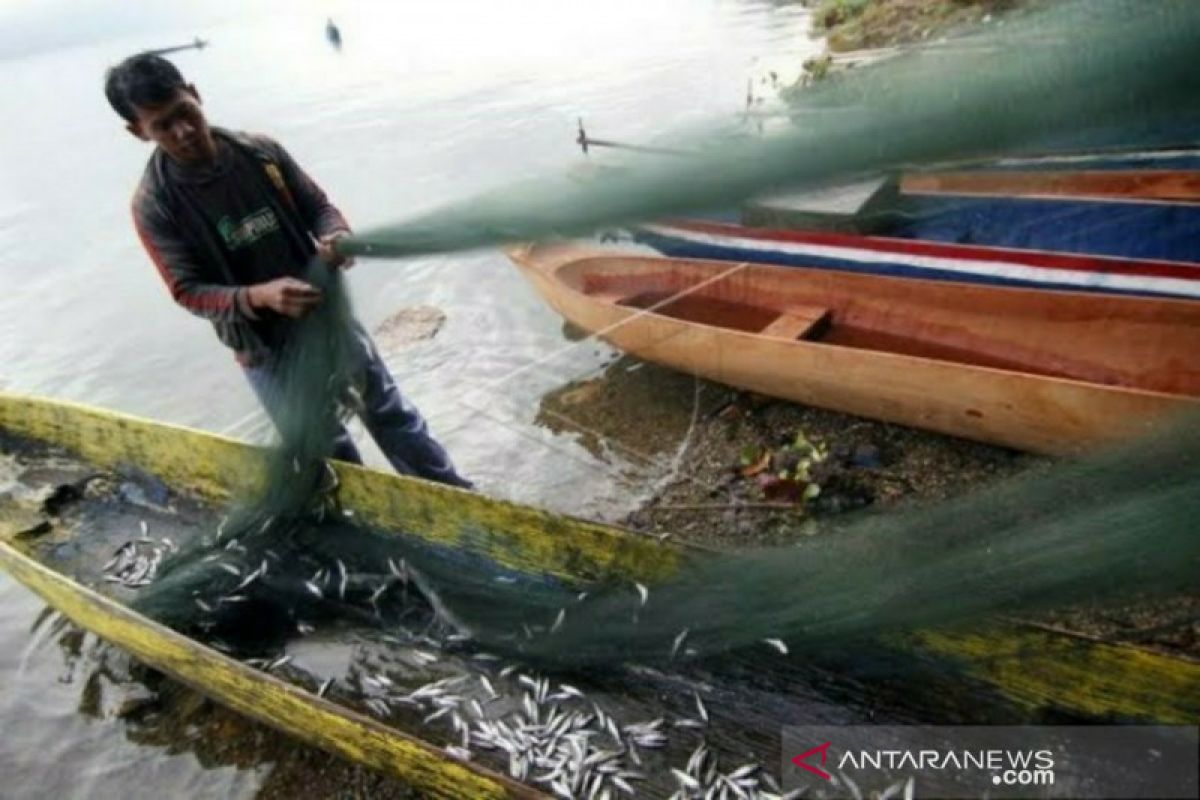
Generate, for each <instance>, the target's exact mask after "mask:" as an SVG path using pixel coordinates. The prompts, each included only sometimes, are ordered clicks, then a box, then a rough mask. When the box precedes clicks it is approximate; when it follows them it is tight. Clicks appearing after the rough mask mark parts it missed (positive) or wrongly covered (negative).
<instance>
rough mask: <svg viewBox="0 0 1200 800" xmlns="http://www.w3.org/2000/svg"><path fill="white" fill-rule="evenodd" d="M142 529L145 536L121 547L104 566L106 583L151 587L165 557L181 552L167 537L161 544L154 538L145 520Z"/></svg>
mask: <svg viewBox="0 0 1200 800" xmlns="http://www.w3.org/2000/svg"><path fill="white" fill-rule="evenodd" d="M141 526H142V535H141V536H140V537H138V538H137V539H131V540H129V541H128V542H125V544H123V545H121V546H120V547H118V548H117V551H116V552H115V553H113V556H112V558H110V559H109V560H108V562H107V563H106V564H105V565H104V567H103V568H102V571H103V572H104V580H106V581H109V582H110V583H119V584H121V585H122V586H127V587H130V588H134V589H136V588H138V587H141V586H148V585H149V584H150V583H151V582H152V581H153V580H154V576H155V575H157V574H158V565H159V564H160V563H162V559H163V556H164V555H166V554H167V553H170V552H174V551H175V550H177V549H178V548H177V547H176V546H175V543H174V542H172V541H171V540H170V539H168V538H167V537H165V536H164V537H162V538H161V539H159V540H158V541H155V540H154V539H151V538H150V533H149V528H148V526H147V525H146V522H145V520H143V521H142V523H141Z"/></svg>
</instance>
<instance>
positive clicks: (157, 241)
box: [133, 196, 255, 322]
mask: <svg viewBox="0 0 1200 800" xmlns="http://www.w3.org/2000/svg"><path fill="white" fill-rule="evenodd" d="M133 226H134V228H135V229H136V230H137V235H138V238H139V239H141V241H142V246H143V247H144V248H146V253H147V254H148V255H149V256H150V260H151V261H153V262H154V266H155V267H157V268H158V274H159V275H160V276H161V277H162V279H163V282H165V283H166V284H167V289H168V290H169V291H170V292H171V298H172V299H173V300H174V301H175V302H176V303H178V304H179V305H181V306H183V307H184V308H186V309H187V310H188V311H190V312H192V313H193V314H195V315H197V316H199V317H203V318H204V319H207V320H212V321H213V322H233V321H234V320H237V319H254V318H255V317H254V311H253V309H252V308H251V307H250V297H249V293H248V292H247V291H246V287H244V286H228V285H225V284H219V283H212V282H211V281H210V280H209V279H208V277H207V276H206V275H205V271H204V270H203V268H202V267H201V266H200V259H199V258H198V257H197V255H196V253H195V252H193V248H192V247H191V246H190V245H189V244H188V243H187V241H185V240H184V238H183V237H182V236H180V235H179V232H178V231H177V230H175V228H174V226H173V225H171V223H170V222H169V221H168V220H167V219H166V217H165V215H164V214H163V213H162V212H161V210H159V209H158V208H156V207H155V206H154V205H153V204H151V203H147V202H145V201H144V200H143V198H141V197H140V196H139V197H137V198H135V199H134V203H133Z"/></svg>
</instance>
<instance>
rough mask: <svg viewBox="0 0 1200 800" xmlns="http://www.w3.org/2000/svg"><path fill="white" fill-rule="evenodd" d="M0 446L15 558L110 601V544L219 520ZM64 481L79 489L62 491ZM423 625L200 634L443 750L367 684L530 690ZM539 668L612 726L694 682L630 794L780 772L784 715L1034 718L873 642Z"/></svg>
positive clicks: (83, 467) (11, 444) (49, 457)
mask: <svg viewBox="0 0 1200 800" xmlns="http://www.w3.org/2000/svg"><path fill="white" fill-rule="evenodd" d="M0 454H2V455H0V458H3V460H4V462H3V463H4V465H5V468H4V471H3V472H2V473H0V475H3V476H4V479H3V480H0V531H3V530H4V527H3V526H4V525H5V524H6V525H7V528H8V530H10V531H16V532H15V533H14V534H13V538H12V539H11V540H10V541H11V542H13V543H14V544H15V545H16V546H17V548H18V549H19V550H20V551H21V552H22V553H24V554H25V555H27V556H29V557H31V558H33V559H34V560H36V561H37V562H39V563H41V564H43V565H45V566H47V567H50V568H51V569H52V570H54V571H55V572H58V573H60V574H62V575H64V576H67V577H69V578H71V579H72V580H73V581H75V582H77V583H80V584H83V585H86V586H89V587H90V588H92V589H94V590H96V591H99V592H101V593H102V594H104V595H105V596H107V597H110V598H112V599H114V600H117V601H118V602H121V603H127V602H128V601H129V600H131V599H132V598H133V596H134V594H135V592H136V591H137V589H131V588H126V587H123V586H121V585H119V584H116V583H113V582H109V581H106V580H105V576H104V572H103V569H102V568H103V566H104V564H105V562H106V561H108V559H109V558H110V557H111V556H112V554H113V553H114V552H115V551H116V550H117V549H118V548H120V547H121V546H122V545H124V544H125V543H126V542H129V541H131V540H136V539H138V538H140V537H141V536H142V531H143V525H144V526H145V527H144V530H145V531H146V534H147V535H148V538H149V540H150V541H151V542H153V543H154V544H156V545H157V544H159V543H161V542H162V541H163V540H164V539H169V540H171V542H172V543H173V544H175V545H186V544H187V543H188V542H189V541H191V540H192V538H193V537H196V536H202V535H206V534H207V533H208V532H211V531H213V530H214V529H215V527H216V525H217V524H218V521H219V519H220V518H221V516H222V511H223V507H222V506H221V505H220V504H217V503H212V502H208V501H204V500H202V499H198V498H196V497H195V496H192V495H190V494H189V493H187V492H182V491H177V490H176V489H175V488H172V487H170V486H168V485H167V484H166V483H164V482H163V481H162V480H161V479H160V478H158V477H156V476H154V475H151V474H148V473H145V472H142V471H139V470H129V469H111V468H107V467H103V466H99V465H96V464H94V463H89V462H87V461H85V460H82V459H79V458H78V457H76V456H74V455H73V454H71V453H69V452H67V451H64V450H61V449H59V448H55V447H48V446H45V445H44V444H42V443H38V442H32V441H28V440H23V439H17V438H14V437H11V436H3V435H0ZM68 486H69V487H77V488H80V491H79V492H78V493H76V492H72V491H65V490H64V489H63V487H68ZM53 497H57V498H60V499H59V500H56V501H52V502H51V503H50V506H47V505H46V500H47V498H53ZM50 507H52V508H53V511H52V512H51V511H49V510H48V509H49V508H50ZM22 513H24V514H25V515H26V516H25V519H26V520H28V522H27V524H24V525H20V524H18V523H17V522H16V520H18V519H20V515H21V514H22ZM430 622H431V620H430V619H429V617H428V615H424V614H417V615H415V616H412V617H407V618H405V619H402V620H388V621H387V622H386V623H385V624H371V623H368V622H366V621H365V615H363V614H356V613H350V614H345V615H340V616H337V615H335V616H332V617H330V618H328V619H323V620H320V621H317V623H318V624H317V630H316V631H315V632H313V633H311V634H308V635H300V634H298V633H296V632H291V631H289V632H288V633H289V634H290V635H289V636H287V637H286V639H285V640H280V639H279V638H277V637H271V638H270V639H268V640H266V641H264V642H262V643H260V644H262V645H263V646H264V647H266V648H267V649H264V647H257V648H254V649H251V650H236V651H235V650H233V649H232V648H231V646H230V645H229V643H227V642H224V641H218V640H215V639H209V640H207V641H206V644H208V645H209V646H212V647H214V648H216V649H219V650H222V651H226V652H232V653H233V654H234V655H235V656H236V657H238V658H244V659H251V658H255V659H262V660H274V659H275V658H277V657H279V656H281V655H289V656H291V661H290V662H289V663H288V664H286V665H285V666H283V667H280V668H277V669H275V670H273V674H274V675H275V676H276V677H279V678H282V679H284V680H286V681H288V682H290V683H293V684H296V685H298V686H300V687H303V688H306V689H308V690H310V691H311V690H312V689H314V688H315V687H317V686H319V685H320V684H321V683H322V682H323V681H324V680H326V679H328V678H334V679H335V681H336V682H335V683H334V684H333V688H332V689H331V690H330V691H329V693H328V695H327V697H328V698H330V699H332V700H333V701H334V702H335V703H337V704H339V705H341V706H343V707H344V708H346V709H349V710H352V711H355V712H358V713H362V714H370V715H373V716H375V717H376V718H377V719H380V720H381V721H383V722H384V723H385V724H386V725H387V726H388V727H389V728H390V729H393V730H396V731H399V732H401V733H403V734H408V735H411V736H414V737H417V738H419V739H420V740H422V741H426V742H429V743H431V744H433V745H436V746H446V745H455V744H459V743H460V740H459V736H458V735H457V734H456V733H455V732H454V731H453V729H452V728H451V726H450V724H449V723H448V721H447V719H445V718H443V719H441V720H437V721H433V722H427V721H425V717H426V716H427V714H428V713H429V711H428V709H420V708H415V707H412V706H408V705H403V704H400V705H392V706H390V708H389V709H388V713H387V714H386V715H381V714H379V713H378V712H377V711H375V710H374V709H372V708H371V707H370V701H371V700H372V699H373V698H377V697H380V696H382V694H385V692H382V691H381V689H380V687H379V686H378V684H377V683H373V681H377V680H379V679H380V676H383V677H384V678H386V680H387V681H389V682H390V683H391V684H392V687H393V688H392V689H390V690H388V692H387V693H391V694H399V693H404V692H409V691H412V690H414V689H417V688H418V687H420V686H423V685H426V684H428V683H431V682H433V681H435V680H440V679H444V678H448V677H462V678H466V679H467V681H466V683H465V684H464V686H465V687H466V688H464V689H462V690H461V691H462V693H463V694H464V695H465V696H468V697H472V698H474V699H477V700H478V701H479V702H480V703H482V704H485V705H484V707H485V708H486V709H487V711H486V714H487V715H488V718H490V719H501V718H504V717H507V716H509V715H512V714H515V713H516V712H517V711H518V710H519V709H520V708H521V704H522V702H523V698H524V696H525V694H526V693H527V687H526V686H525V685H524V684H523V683H521V677H522V675H535V674H537V673H536V672H535V671H534V670H533V669H532V668H520V669H518V670H517V671H516V672H513V673H512V674H510V675H508V676H503V675H501V674H500V671H501V670H502V669H503V668H504V667H505V666H507V663H506V662H500V661H492V660H484V659H483V658H482V657H481V654H480V653H478V652H476V651H475V650H474V649H472V648H471V647H470V646H469V645H468V644H464V643H456V642H452V641H448V640H446V639H444V638H439V637H438V636H437V635H435V634H433V633H431V628H432V626H431V625H430ZM665 646H666V645H665ZM764 650H765V651H767V652H770V651H768V650H767V649H766V648H764ZM258 663H261V661H260V662H258ZM182 677H183V678H185V679H186V678H187V676H186V675H184V676H182ZM481 677H484V678H487V679H488V681H490V683H491V685H492V686H494V687H495V689H496V691H497V692H498V693H499V694H500V699H499V700H496V701H493V702H488V694H487V693H486V692H485V691H484V690H483V688H482V686H483V684H482V683H481V682H480V680H479V679H480V678H481ZM551 677H553V678H555V679H557V680H560V681H562V682H565V683H570V684H571V685H573V686H575V687H577V688H579V689H581V690H582V691H583V692H584V693H585V694H586V697H587V701H586V703H587V704H589V705H585V704H584V702H583V701H579V705H580V706H581V707H584V708H586V707H589V706H590V704H592V703H595V704H596V705H598V706H599V707H600V708H602V709H604V710H605V711H606V713H608V714H610V715H612V716H613V717H614V718H615V719H616V720H617V721H618V722H619V724H622V725H624V724H629V723H634V722H644V721H647V720H652V719H656V718H665V719H667V720H670V721H677V720H683V719H695V718H696V717H697V716H698V712H697V710H696V708H697V707H696V701H695V696H696V688H697V687H700V688H701V689H702V691H703V696H704V702H705V704H706V709H707V710H708V712H709V714H710V717H711V719H710V721H709V723H708V725H707V726H706V727H705V728H703V729H702V730H694V729H685V728H675V727H668V729H667V730H668V735H669V743H668V745H667V746H666V747H665V748H663V749H662V750H647V751H646V752H643V753H642V754H641V755H642V759H643V764H642V767H641V769H642V771H643V772H645V773H646V774H647V776H648V778H647V780H646V781H645V782H643V783H641V784H639V789H640V792H639V795H640V796H647V797H665V796H667V795H668V794H670V793H671V792H672V791H673V789H674V788H675V787H674V782H673V780H672V778H671V777H670V772H669V769H670V767H672V766H682V765H683V764H684V763H686V761H687V759H688V757H689V756H690V754H691V753H692V751H693V750H694V749H695V748H696V746H697V745H698V744H700V742H701V741H704V742H707V744H708V746H709V747H710V748H712V749H714V750H715V751H716V752H718V753H720V754H721V757H722V762H723V763H724V764H725V767H726V768H727V769H732V768H733V767H734V766H737V765H740V764H743V763H747V762H755V763H759V764H762V765H763V766H764V767H766V768H767V769H769V770H771V771H772V772H774V773H776V774H777V772H778V738H777V737H778V733H777V732H778V731H779V730H780V729H781V728H782V726H784V725H787V724H791V723H794V722H795V721H796V720H805V721H810V722H812V723H814V724H815V723H818V722H819V723H828V724H855V723H864V722H867V721H870V720H874V721H880V720H890V721H892V722H895V723H897V724H904V723H915V722H918V721H923V720H924V721H927V720H930V719H939V720H945V721H958V722H965V721H976V722H978V721H980V720H981V719H988V720H992V721H997V722H1013V721H1020V720H1028V719H1038V718H1041V715H1042V714H1043V713H1044V712H1043V711H1042V710H1037V711H1032V712H1031V711H1030V709H1028V708H1024V707H1022V706H1020V705H1019V704H1014V703H1013V702H1012V701H1011V700H1010V699H1008V698H1005V697H1002V696H1000V695H999V694H998V693H996V692H995V691H994V690H992V689H991V688H990V687H988V686H987V685H986V683H985V682H982V681H979V680H976V679H973V678H971V677H970V676H966V675H964V674H962V672H961V671H960V670H959V669H957V668H956V667H955V666H954V665H953V664H951V663H949V662H943V661H940V660H938V659H936V658H929V657H926V658H924V659H914V658H913V657H912V656H911V654H908V653H906V652H904V651H903V650H902V649H897V648H893V647H891V646H889V645H887V644H883V643H876V644H872V645H871V646H870V650H869V651H868V652H862V651H858V650H855V651H853V652H850V651H840V652H827V653H824V654H822V655H821V656H820V657H819V658H816V659H815V660H814V659H812V658H810V657H805V658H784V657H782V656H778V655H776V654H774V653H772V654H771V657H769V658H765V657H764V653H758V654H754V655H753V656H749V657H747V656H741V655H738V656H725V657H721V658H717V659H714V660H708V661H705V662H704V663H703V664H702V665H697V666H680V667H679V668H678V669H671V670H662V669H648V668H638V667H630V668H614V669H606V670H599V671H587V672H583V673H574V674H571V675H558V676H551ZM902 686H903V688H902ZM561 705H563V706H567V707H569V705H570V703H569V702H566V703H562V704H561ZM476 757H477V758H478V759H479V760H480V762H481V763H482V764H484V765H485V766H490V767H492V768H494V769H496V770H498V771H501V772H503V771H504V770H505V769H506V768H507V762H506V761H504V760H503V759H501V758H498V757H497V756H496V755H495V754H493V753H487V752H483V751H477V752H476ZM881 788H882V787H881Z"/></svg>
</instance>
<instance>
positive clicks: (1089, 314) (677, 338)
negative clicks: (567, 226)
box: [511, 245, 1200, 454]
mask: <svg viewBox="0 0 1200 800" xmlns="http://www.w3.org/2000/svg"><path fill="white" fill-rule="evenodd" d="M511 256H512V258H513V260H514V261H515V263H516V264H517V265H518V266H519V267H520V268H521V270H522V271H523V272H524V274H525V275H526V276H527V277H528V278H529V280H530V281H531V282H532V283H533V285H534V286H535V287H536V288H537V290H538V291H539V292H540V293H541V294H542V296H543V297H544V298H545V299H546V300H547V301H548V302H549V303H550V305H552V306H553V307H554V308H555V310H557V311H558V313H560V314H561V315H562V316H563V317H565V318H566V319H567V320H569V321H570V322H572V323H574V324H576V325H578V326H580V327H581V328H583V329H584V330H587V331H589V332H592V333H597V334H599V335H600V336H601V337H603V338H604V339H606V340H608V341H610V342H612V343H613V344H614V345H615V346H617V347H618V348H620V349H622V350H624V351H626V352H628V353H631V354H633V355H635V356H638V357H639V358H644V359H646V360H648V361H654V362H656V363H660V364H664V365H666V366H670V367H674V368H676V369H680V370H684V371H687V372H691V373H693V374H696V375H700V376H703V377H706V378H710V379H712V380H715V381H719V382H721V383H726V384H729V385H731V386H736V387H739V388H743V389H749V390H752V391H756V392H760V393H762V394H766V395H771V396H774V397H781V398H786V399H789V400H794V401H797V402H801V403H806V404H809V405H814V406H820V407H823V408H829V409H834V410H837V411H843V412H846V413H850V414H857V415H860V416H864V417H870V418H873V419H880V420H886V421H889V422H897V423H901V424H904V425H911V426H914V427H920V428H927V429H930V430H934V431H939V432H942V433H948V434H953V435H955V436H962V437H965V438H969V439H976V440H979V441H984V442H991V443H994V444H1000V445H1005V446H1008V447H1013V448H1017V449H1021V450H1029V451H1034V452H1041V453H1053V454H1061V453H1072V452H1077V451H1080V450H1082V449H1085V448H1087V447H1089V446H1092V445H1096V444H1099V443H1102V442H1105V441H1109V440H1114V439H1118V438H1121V437H1128V436H1135V435H1138V434H1142V433H1145V432H1147V431H1149V430H1150V429H1152V428H1153V427H1154V426H1155V425H1156V424H1158V423H1159V422H1160V421H1162V420H1164V419H1167V418H1169V417H1170V416H1172V415H1173V414H1174V413H1177V412H1182V411H1185V410H1188V409H1196V408H1198V407H1200V357H1198V356H1197V353H1200V304H1195V303H1190V302H1186V301H1176V300H1168V299H1151V298H1129V297H1115V296H1114V297H1108V296H1096V295H1085V294H1078V293H1055V294H1049V293H1045V292H1035V291H1028V290H1019V289H1009V288H1001V287H984V286H975V285H968V284H958V283H950V282H937V281H923V280H912V279H897V278H888V277H882V276H876V275H860V274H850V273H844V272H836V271H826V270H796V269H785V268H779V267H772V266H764V265H755V264H746V263H740V264H736V263H729V262H723V261H699V260H684V259H669V258H652V257H642V256H633V255H621V254H614V253H612V252H607V253H606V252H603V251H595V250H588V249H585V248H580V247H576V246H572V245H562V246H533V247H526V248H521V249H517V250H514V251H512V252H511Z"/></svg>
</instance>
